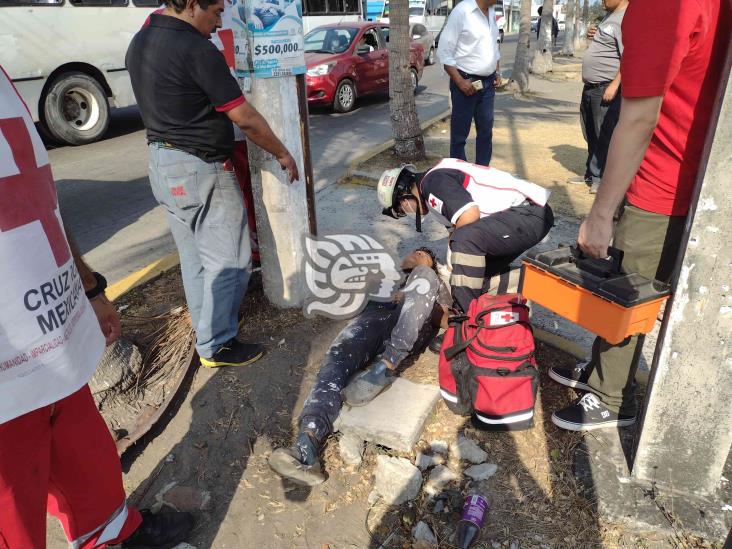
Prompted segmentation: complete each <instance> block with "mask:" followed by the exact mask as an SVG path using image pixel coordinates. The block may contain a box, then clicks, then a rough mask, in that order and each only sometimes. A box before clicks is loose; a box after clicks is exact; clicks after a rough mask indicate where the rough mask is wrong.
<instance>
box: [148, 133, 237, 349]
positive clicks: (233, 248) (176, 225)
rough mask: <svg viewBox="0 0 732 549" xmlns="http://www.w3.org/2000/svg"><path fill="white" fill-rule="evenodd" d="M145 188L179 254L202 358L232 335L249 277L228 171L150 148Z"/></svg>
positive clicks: (219, 164)
mask: <svg viewBox="0 0 732 549" xmlns="http://www.w3.org/2000/svg"><path fill="white" fill-rule="evenodd" d="M148 151H149V160H150V165H149V171H150V185H151V186H152V191H153V194H154V195H155V198H156V199H157V201H158V203H159V204H160V205H161V206H162V207H163V209H164V210H165V215H166V217H167V219H168V224H169V225H170V231H171V232H172V233H173V238H174V239H175V244H176V246H177V247H178V253H179V254H180V267H181V273H182V275H183V287H184V289H185V293H186V301H187V302H188V309H189V310H190V314H191V320H192V322H193V327H194V329H195V330H196V337H197V343H196V350H197V351H198V354H199V355H200V356H202V357H205V358H210V357H212V356H213V355H214V354H215V353H216V351H218V350H219V348H220V347H221V346H222V345H223V344H224V343H226V342H227V341H229V340H230V339H231V338H233V337H234V336H236V333H237V320H238V319H237V315H238V312H239V306H240V304H241V301H242V299H243V297H244V293H245V292H246V288H247V283H248V282H249V275H250V261H251V247H250V244H249V234H248V231H247V214H246V209H245V206H244V199H243V197H242V194H241V189H240V188H239V184H238V183H237V180H236V176H235V175H234V172H233V171H228V170H225V169H224V164H223V163H222V162H211V163H209V162H204V161H203V160H201V159H200V158H198V157H196V156H193V155H191V154H188V153H186V152H183V151H180V150H177V149H171V148H168V147H165V146H163V145H161V144H157V143H152V144H150V145H149V147H148Z"/></svg>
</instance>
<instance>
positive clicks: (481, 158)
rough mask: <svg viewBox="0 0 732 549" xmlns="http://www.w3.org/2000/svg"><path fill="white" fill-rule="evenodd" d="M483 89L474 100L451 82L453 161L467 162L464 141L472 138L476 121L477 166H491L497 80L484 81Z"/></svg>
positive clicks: (491, 77)
mask: <svg viewBox="0 0 732 549" xmlns="http://www.w3.org/2000/svg"><path fill="white" fill-rule="evenodd" d="M482 81H483V89H482V90H480V91H477V92H475V93H474V94H473V95H471V96H467V95H465V94H464V93H463V92H461V91H460V88H458V87H457V85H456V84H455V82H453V81H452V79H450V98H451V99H452V114H451V116H450V157H451V158H459V159H460V160H467V159H466V158H465V141H466V140H467V139H468V135H469V134H470V126H471V125H472V123H473V120H475V131H476V137H475V163H476V164H480V165H482V166H488V165H489V164H490V163H491V156H492V155H493V104H494V102H495V98H496V88H495V82H496V76H495V74H492V75H490V76H486V77H485V78H482Z"/></svg>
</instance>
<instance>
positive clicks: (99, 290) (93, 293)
mask: <svg viewBox="0 0 732 549" xmlns="http://www.w3.org/2000/svg"><path fill="white" fill-rule="evenodd" d="M92 274H93V275H94V279H95V280H96V281H97V285H96V286H94V287H93V288H92V289H91V290H87V291H86V297H87V299H89V300H92V299H94V298H95V297H97V296H99V294H103V293H104V290H106V289H107V279H106V278H104V277H103V276H102V275H100V274H99V273H97V272H94V273H92Z"/></svg>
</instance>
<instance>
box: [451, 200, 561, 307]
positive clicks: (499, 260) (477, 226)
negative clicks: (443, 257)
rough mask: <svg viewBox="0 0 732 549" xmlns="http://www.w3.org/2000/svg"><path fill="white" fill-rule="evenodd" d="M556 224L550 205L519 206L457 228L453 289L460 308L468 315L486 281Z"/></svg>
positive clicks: (454, 234)
mask: <svg viewBox="0 0 732 549" xmlns="http://www.w3.org/2000/svg"><path fill="white" fill-rule="evenodd" d="M553 225H554V214H553V213H552V209H551V208H550V207H549V205H548V204H547V205H546V206H544V207H541V206H537V205H536V204H527V205H524V206H516V207H514V208H509V209H507V210H503V211H502V212H497V213H494V214H492V215H489V216H488V217H483V218H481V219H479V220H478V221H475V222H473V223H469V224H468V225H463V226H462V227H459V228H458V229H455V230H454V231H453V233H452V236H451V237H450V252H451V255H450V262H451V263H452V274H451V275H450V286H451V288H452V297H453V300H454V304H455V307H456V308H459V309H460V310H462V311H464V312H467V310H468V307H469V306H470V302H471V301H472V300H473V299H475V298H476V297H478V296H480V294H481V293H483V286H484V285H485V282H486V280H488V279H490V277H492V276H494V275H497V274H499V273H501V272H502V271H504V270H505V269H507V268H508V267H509V265H510V264H511V262H512V261H513V260H514V259H516V258H517V257H518V256H520V255H521V254H522V253H524V252H525V251H526V250H528V249H529V248H531V247H532V246H535V245H536V244H537V243H539V242H540V241H541V239H542V238H544V237H545V236H546V234H547V233H548V232H549V229H551V228H552V226H553Z"/></svg>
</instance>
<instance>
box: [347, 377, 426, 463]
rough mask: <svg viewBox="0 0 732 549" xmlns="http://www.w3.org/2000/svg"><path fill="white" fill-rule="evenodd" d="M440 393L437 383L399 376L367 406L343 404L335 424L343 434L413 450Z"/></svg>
mask: <svg viewBox="0 0 732 549" xmlns="http://www.w3.org/2000/svg"><path fill="white" fill-rule="evenodd" d="M439 397H440V394H439V391H438V389H437V387H436V386H434V385H424V384H421V383H414V382H412V381H407V380H406V379H402V378H399V379H397V380H396V381H395V382H394V383H393V384H392V385H391V387H390V388H389V389H387V390H386V391H384V392H383V393H381V394H380V395H379V396H377V397H376V398H375V399H374V400H372V401H371V402H369V403H368V404H367V405H366V406H362V407H360V408H349V407H348V406H344V407H343V409H342V410H341V413H340V415H339V416H338V419H337V420H336V422H335V426H334V428H335V430H336V431H341V432H342V433H344V435H348V436H355V437H360V438H361V439H362V440H367V441H369V442H373V443H376V444H380V445H382V446H386V447H387V448H392V449H394V450H399V451H402V452H411V451H412V447H413V446H414V445H415V444H416V443H417V441H418V440H419V437H420V436H421V434H422V430H423V429H424V425H425V422H426V421H427V418H428V417H429V415H430V414H431V413H432V410H433V409H434V407H435V404H437V400H438V399H439Z"/></svg>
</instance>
